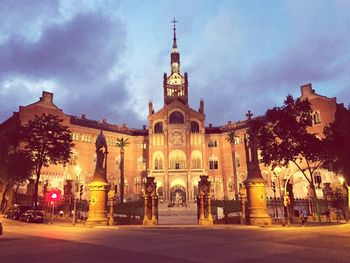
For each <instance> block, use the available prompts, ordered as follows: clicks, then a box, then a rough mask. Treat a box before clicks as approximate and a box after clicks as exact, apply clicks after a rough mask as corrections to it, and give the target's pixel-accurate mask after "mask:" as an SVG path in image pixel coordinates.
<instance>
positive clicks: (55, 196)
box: [47, 190, 61, 202]
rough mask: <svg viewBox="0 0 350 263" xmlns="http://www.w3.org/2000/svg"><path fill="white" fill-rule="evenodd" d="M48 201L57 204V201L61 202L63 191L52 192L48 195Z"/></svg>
mask: <svg viewBox="0 0 350 263" xmlns="http://www.w3.org/2000/svg"><path fill="white" fill-rule="evenodd" d="M47 199H48V201H51V202H56V201H59V200H61V191H60V190H50V191H49V192H48V193H47Z"/></svg>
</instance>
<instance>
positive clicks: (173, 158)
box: [169, 150, 186, 170]
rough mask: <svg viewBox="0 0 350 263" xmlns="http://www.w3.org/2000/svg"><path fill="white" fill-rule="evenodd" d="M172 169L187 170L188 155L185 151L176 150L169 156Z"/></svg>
mask: <svg viewBox="0 0 350 263" xmlns="http://www.w3.org/2000/svg"><path fill="white" fill-rule="evenodd" d="M169 160H170V163H169V164H170V169H176V170H178V169H185V168H186V155H185V153H184V152H183V151H180V150H174V151H172V152H171V153H170V155H169Z"/></svg>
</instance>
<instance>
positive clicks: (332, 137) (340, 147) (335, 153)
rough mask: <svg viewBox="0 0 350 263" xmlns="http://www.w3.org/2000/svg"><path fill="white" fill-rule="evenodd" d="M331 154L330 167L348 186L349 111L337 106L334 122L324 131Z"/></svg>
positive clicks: (349, 169)
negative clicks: (340, 175)
mask: <svg viewBox="0 0 350 263" xmlns="http://www.w3.org/2000/svg"><path fill="white" fill-rule="evenodd" d="M325 134H326V135H327V138H328V148H329V150H330V152H331V157H332V158H331V159H330V163H331V167H332V168H333V170H334V171H335V172H338V173H340V174H342V175H343V176H344V177H345V178H346V180H347V183H348V184H350V110H349V109H346V108H345V107H343V106H342V105H339V106H338V108H337V111H336V115H335V121H334V122H333V123H332V124H331V125H330V126H329V127H326V129H325Z"/></svg>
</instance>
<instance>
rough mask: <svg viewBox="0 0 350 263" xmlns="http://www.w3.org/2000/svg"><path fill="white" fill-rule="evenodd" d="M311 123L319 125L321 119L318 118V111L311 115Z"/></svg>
mask: <svg viewBox="0 0 350 263" xmlns="http://www.w3.org/2000/svg"><path fill="white" fill-rule="evenodd" d="M312 123H313V124H319V123H321V118H320V112H319V111H314V112H313V113H312Z"/></svg>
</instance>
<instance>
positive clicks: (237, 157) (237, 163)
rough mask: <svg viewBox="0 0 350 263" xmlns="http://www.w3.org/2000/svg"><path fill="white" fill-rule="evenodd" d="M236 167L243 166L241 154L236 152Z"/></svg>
mask: <svg viewBox="0 0 350 263" xmlns="http://www.w3.org/2000/svg"><path fill="white" fill-rule="evenodd" d="M236 167H237V168H238V167H241V158H240V157H239V155H238V154H237V153H236Z"/></svg>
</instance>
